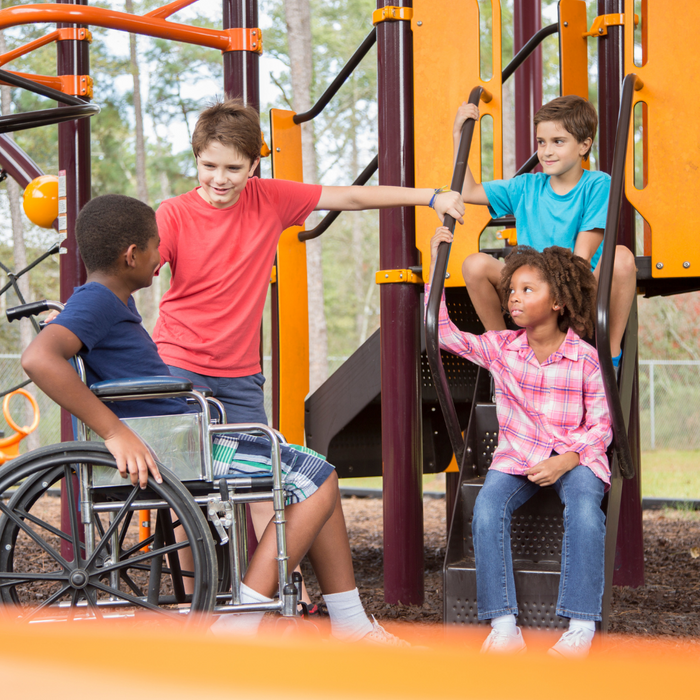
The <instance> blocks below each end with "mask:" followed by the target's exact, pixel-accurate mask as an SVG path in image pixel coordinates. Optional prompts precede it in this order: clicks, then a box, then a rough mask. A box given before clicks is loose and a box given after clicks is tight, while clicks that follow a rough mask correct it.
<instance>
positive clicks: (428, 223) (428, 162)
mask: <svg viewBox="0 0 700 700" xmlns="http://www.w3.org/2000/svg"><path fill="white" fill-rule="evenodd" d="M492 7H493V12H492V18H493V20H492V27H491V64H492V70H491V76H490V77H488V78H487V79H483V78H482V76H481V72H482V66H481V56H480V53H481V47H480V43H479V42H476V41H474V36H475V31H476V30H477V29H478V27H479V4H478V2H477V0H471V1H470V2H463V1H461V2H460V1H459V0H448V1H447V2H440V3H436V2H434V1H433V0H414V3H413V19H412V20H411V28H412V29H413V94H414V105H415V107H414V129H415V134H416V136H415V158H416V187H430V188H435V187H441V186H443V185H449V183H450V180H451V179H452V163H453V154H452V150H453V149H452V123H453V121H454V117H455V113H456V112H457V108H458V107H459V105H461V104H462V102H465V101H466V100H467V99H468V98H469V93H470V92H471V90H472V89H473V88H475V87H477V86H481V87H483V88H484V90H486V91H487V95H485V96H486V99H488V100H489V101H488V102H484V101H483V96H482V102H481V103H480V104H479V111H480V115H481V119H483V117H484V116H486V115H489V116H490V117H491V118H492V119H493V165H494V177H495V178H502V177H503V154H502V134H503V129H502V122H501V106H502V98H501V70H502V69H501V5H500V0H492ZM489 97H490V99H489ZM469 167H470V168H471V171H472V173H473V174H474V178H475V179H476V181H477V182H480V181H481V134H480V129H478V128H475V129H474V138H473V140H472V147H471V153H470V155H469ZM490 220H491V216H490V214H489V212H488V210H487V209H486V207H478V206H471V205H467V211H466V213H465V215H464V226H460V225H459V224H457V228H456V231H455V234H456V235H455V240H454V243H453V244H452V253H451V255H450V263H449V266H448V268H447V272H448V274H449V278H448V279H447V280H446V282H445V284H446V285H447V286H455V285H459V284H463V282H462V274H461V271H460V266H461V262H462V260H464V258H465V257H466V256H467V255H469V254H470V253H476V252H478V250H479V236H480V235H481V232H482V231H483V230H484V227H485V226H486V225H487V224H488V222H489V221H490ZM435 223H436V219H435V214H434V212H432V211H429V210H428V209H427V208H425V207H420V208H416V246H417V248H418V249H419V250H420V252H421V254H422V256H423V265H424V266H427V265H428V264H429V262H430V239H431V237H432V235H433V233H434V232H435ZM426 269H427V267H426ZM424 278H425V279H427V275H424Z"/></svg>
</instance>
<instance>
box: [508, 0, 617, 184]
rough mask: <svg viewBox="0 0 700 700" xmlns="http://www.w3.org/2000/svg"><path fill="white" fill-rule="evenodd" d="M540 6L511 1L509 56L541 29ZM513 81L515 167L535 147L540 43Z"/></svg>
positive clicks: (539, 101) (534, 0) (534, 1)
mask: <svg viewBox="0 0 700 700" xmlns="http://www.w3.org/2000/svg"><path fill="white" fill-rule="evenodd" d="M541 5H542V2H541V0H514V5H513V55H515V54H516V53H517V52H518V51H520V49H522V47H523V46H525V44H526V43H527V42H528V40H530V39H531V38H532V37H533V36H534V34H535V33H536V32H538V31H539V30H540V29H541V28H542V7H541ZM513 80H515V169H516V170H518V169H519V168H521V167H522V166H523V165H525V163H526V162H527V160H528V158H530V156H531V155H532V154H533V153H534V152H535V151H536V150H537V140H536V138H535V136H536V134H535V127H534V125H533V123H532V120H533V118H534V116H535V113H536V112H537V110H538V109H539V108H540V107H541V106H542V47H541V46H538V47H537V48H536V49H535V51H534V52H533V53H532V55H531V56H529V57H528V58H527V59H526V60H525V62H524V63H523V64H522V65H521V66H520V67H519V68H518V70H516V71H515V74H514V75H513ZM613 136H614V132H613ZM537 167H538V168H539V167H540V166H537Z"/></svg>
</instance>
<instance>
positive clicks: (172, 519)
mask: <svg viewBox="0 0 700 700" xmlns="http://www.w3.org/2000/svg"><path fill="white" fill-rule="evenodd" d="M49 309H55V310H58V311H61V310H62V309H63V306H62V305H61V304H60V303H58V302H50V301H41V302H35V303H32V304H25V305H22V306H18V307H15V308H13V309H8V311H7V316H8V320H10V321H12V320H14V319H19V318H26V317H29V316H33V315H36V314H39V313H41V312H43V311H46V310H49ZM74 365H75V367H76V370H77V372H78V374H79V375H80V377H81V379H82V380H83V381H85V369H84V366H83V364H82V360H81V358H79V357H76V358H74ZM90 388H91V390H92V391H93V393H94V394H95V395H96V396H97V397H98V398H100V399H101V400H102V401H105V402H112V401H130V400H136V399H138V400H147V399H163V398H171V397H185V398H186V399H187V401H188V402H189V403H191V404H193V405H194V406H195V407H197V409H198V410H197V412H193V413H186V414H179V415H175V416H156V417H151V418H148V417H147V418H129V419H123V420H124V422H126V423H127V424H128V425H129V426H130V427H131V428H132V429H133V430H134V431H135V432H137V433H138V434H139V435H140V436H141V437H142V439H144V441H145V442H146V443H147V444H149V446H150V447H151V448H152V449H153V451H154V452H155V454H156V455H157V457H158V466H159V469H160V473H161V475H162V477H163V483H162V484H158V483H156V481H155V480H154V479H152V478H149V481H148V486H147V488H146V489H140V488H139V486H138V485H136V486H133V485H132V484H131V482H130V481H129V479H122V478H121V476H120V475H119V472H118V471H117V468H116V462H115V460H114V458H113V457H112V455H111V454H110V453H109V451H108V450H107V449H106V448H105V447H104V445H102V444H100V442H99V438H98V437H97V436H94V435H91V433H90V430H89V428H87V426H85V425H84V424H82V423H80V422H78V424H77V434H76V437H77V438H78V440H77V441H76V442H65V443H61V444H57V445H50V446H48V447H43V448H40V449H37V450H34V451H32V452H29V453H27V454H25V455H23V456H21V457H18V458H16V459H14V460H12V461H11V462H8V464H7V465H6V466H4V467H2V469H0V615H2V616H6V617H9V618H12V619H16V620H20V621H25V622H34V621H48V620H88V619H106V618H115V617H116V618H122V617H132V618H137V619H148V620H151V619H152V620H155V621H159V620H160V621H162V622H167V621H169V620H170V621H172V620H182V621H183V622H184V623H185V624H188V625H189V624H193V623H195V622H197V621H200V622H201V621H202V620H204V619H207V618H208V616H209V615H210V614H212V613H214V614H224V613H232V612H250V611H254V610H257V611H262V610H264V611H276V612H278V613H280V614H281V615H283V616H284V617H286V618H293V617H295V616H297V615H298V612H297V609H298V606H297V600H298V583H299V578H300V577H299V576H298V574H295V575H294V577H292V575H291V572H290V571H289V567H288V557H287V546H286V537H285V517H284V508H285V496H284V491H283V485H282V467H281V458H280V443H281V442H283V439H282V437H281V436H280V434H279V433H277V432H276V431H275V430H273V429H271V428H269V427H268V426H266V425H262V424H254V423H251V424H237V425H228V424H227V423H226V413H225V409H224V407H223V405H222V404H221V403H220V402H219V401H217V400H216V399H214V398H213V397H211V392H210V391H209V390H208V389H206V390H204V389H201V388H200V389H198V388H196V387H193V386H192V383H191V382H190V381H188V380H185V379H181V378H177V377H171V376H167V377H148V378H142V379H124V380H116V381H104V382H98V383H97V384H93V385H92V386H91V387H90ZM231 433H248V434H252V435H257V436H263V437H265V438H266V439H267V440H269V443H270V455H271V465H272V469H271V474H270V475H269V476H268V475H263V476H249V477H243V476H229V477H221V478H218V477H215V476H214V470H213V458H212V452H213V450H212V440H213V438H214V436H215V435H225V434H231ZM59 490H60V492H61V494H62V498H61V499H58V498H56V497H55V496H56V495H57V492H58V491H59ZM259 501H272V504H273V510H274V516H273V520H272V522H273V524H274V527H275V530H276V546H277V556H276V559H277V568H278V578H279V590H278V596H277V599H275V600H273V601H272V602H270V603H264V604H246V605H243V604H241V602H240V583H241V579H242V576H243V574H244V573H245V570H246V567H247V564H248V552H247V546H246V542H247V533H246V516H245V504H246V503H254V502H259ZM59 510H60V514H59V512H58V511H59ZM140 511H152V512H155V514H156V515H155V527H154V530H153V532H152V534H150V535H148V536H146V537H143V536H139V522H138V521H139V518H138V515H137V514H138V513H139V512H140ZM59 515H60V524H58V521H59ZM135 516H136V517H135Z"/></svg>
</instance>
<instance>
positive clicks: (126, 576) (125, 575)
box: [119, 571, 143, 596]
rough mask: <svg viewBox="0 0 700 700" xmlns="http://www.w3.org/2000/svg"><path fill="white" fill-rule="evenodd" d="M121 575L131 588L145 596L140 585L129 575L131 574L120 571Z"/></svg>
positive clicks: (138, 594) (137, 593)
mask: <svg viewBox="0 0 700 700" xmlns="http://www.w3.org/2000/svg"><path fill="white" fill-rule="evenodd" d="M119 576H120V577H121V579H122V581H124V583H126V585H127V586H129V588H131V590H132V591H133V592H134V593H135V594H136V595H137V596H143V591H142V590H141V588H139V586H138V585H137V584H136V583H135V581H134V580H133V579H132V578H131V576H129V574H127V573H126V571H120V572H119Z"/></svg>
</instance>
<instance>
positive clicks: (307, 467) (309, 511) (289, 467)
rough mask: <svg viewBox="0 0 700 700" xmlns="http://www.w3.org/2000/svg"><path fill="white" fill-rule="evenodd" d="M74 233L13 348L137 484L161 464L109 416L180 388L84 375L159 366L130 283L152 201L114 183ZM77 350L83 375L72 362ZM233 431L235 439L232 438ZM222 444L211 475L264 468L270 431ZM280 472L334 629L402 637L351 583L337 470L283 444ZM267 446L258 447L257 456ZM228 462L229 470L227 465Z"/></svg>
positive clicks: (267, 542)
mask: <svg viewBox="0 0 700 700" xmlns="http://www.w3.org/2000/svg"><path fill="white" fill-rule="evenodd" d="M76 238H77V241H78V246H79V249H80V254H81V256H82V258H83V261H84V263H85V267H86V269H87V272H88V277H87V281H86V283H85V284H84V285H82V286H81V287H78V288H76V289H75V291H74V293H73V295H72V296H71V298H70V299H69V300H68V302H67V304H66V307H65V310H64V311H63V312H61V314H60V315H59V316H58V317H57V318H55V319H54V320H52V321H51V322H50V323H48V324H47V325H46V327H45V328H44V329H43V330H42V332H41V333H40V334H39V335H38V336H37V337H36V338H35V339H34V341H33V342H32V343H31V345H30V346H29V347H28V348H27V350H26V351H25V352H24V354H23V355H22V367H23V368H24V370H25V372H26V373H27V375H28V376H29V377H30V378H31V379H32V380H33V381H34V382H35V383H36V385H37V386H38V387H39V388H40V389H42V391H44V392H45V393H46V394H47V395H48V396H49V397H51V398H52V399H53V400H54V401H56V403H58V404H59V405H60V406H62V407H63V408H65V409H66V410H67V411H69V412H70V413H71V414H73V415H74V416H75V417H76V418H78V419H79V420H81V421H82V422H83V423H85V424H86V425H87V426H88V427H89V428H90V429H91V430H92V431H93V432H95V433H96V434H97V435H99V436H100V437H102V438H103V439H104V441H105V446H106V447H107V448H108V449H109V451H110V452H111V453H112V454H113V455H114V457H115V460H116V462H117V466H118V469H119V472H120V474H121V475H122V477H126V476H129V477H130V478H131V481H132V483H133V484H136V483H139V484H140V486H141V487H142V488H145V487H146V485H147V483H148V479H149V475H150V477H151V478H153V479H155V480H156V481H157V482H158V483H160V482H161V476H160V474H159V472H158V467H157V465H156V463H155V461H154V459H153V456H152V454H151V451H150V449H149V447H148V446H147V445H146V444H145V443H144V442H143V441H142V440H141V438H140V437H139V436H138V435H137V434H136V433H134V432H133V431H132V430H131V429H130V428H129V427H128V426H127V425H125V424H124V423H122V422H121V421H120V420H119V419H120V418H126V417H137V416H153V415H172V414H180V413H186V412H189V411H190V410H192V409H191V407H190V406H188V405H187V404H186V402H185V400H184V399H181V398H164V399H156V400H148V401H140V400H132V401H125V402H121V403H117V402H113V403H111V404H109V405H107V404H105V403H103V402H102V401H100V400H99V399H98V398H97V397H96V396H95V395H94V394H93V393H92V392H91V391H90V389H89V388H88V387H89V386H90V385H92V384H93V383H94V382H97V381H103V380H109V379H123V378H125V377H129V376H133V375H134V374H138V375H140V376H144V377H149V376H162V375H168V374H169V372H168V369H167V367H166V365H165V363H164V362H163V361H162V360H161V358H160V357H159V355H158V351H157V349H156V346H155V344H154V343H153V341H152V340H151V338H150V337H149V335H148V333H147V332H146V330H145V329H144V328H143V326H142V325H141V317H140V316H139V314H138V311H137V310H136V306H135V304H134V300H133V298H132V296H131V295H132V293H133V292H135V291H137V290H138V289H142V288H144V287H148V286H149V285H150V284H151V282H152V280H153V274H154V273H155V271H156V270H157V268H158V266H159V264H160V255H159V252H158V244H159V237H158V228H157V226H156V219H155V213H154V211H153V210H152V209H151V208H150V207H149V206H148V205H146V204H143V203H142V202H140V201H138V200H136V199H132V198H130V197H126V196H123V195H104V196H101V197H97V198H96V199H93V200H92V201H90V202H89V203H88V204H87V205H86V206H85V207H84V208H83V210H82V211H81V212H80V215H79V216H78V220H77V223H76ZM75 355H80V356H81V357H82V358H83V361H84V363H85V368H86V373H87V385H86V384H84V383H83V382H82V381H81V380H80V379H79V377H78V375H77V374H76V372H75V371H74V369H73V367H72V366H71V364H70V359H71V358H72V357H73V356H75ZM232 438H233V439H232ZM217 439H222V441H225V442H223V444H220V445H219V447H223V448H228V449H220V450H219V451H218V453H219V454H220V453H222V452H228V454H229V460H228V462H229V463H230V464H228V463H224V464H223V465H222V463H221V459H220V458H218V459H216V458H215V475H216V476H222V475H224V474H226V473H228V474H234V475H235V474H238V473H239V472H237V471H236V469H237V468H236V465H235V462H234V461H233V460H234V458H235V460H238V461H242V462H245V463H247V468H246V470H245V472H243V474H244V475H246V476H248V475H250V464H251V463H255V464H257V465H259V469H260V470H261V471H265V470H267V471H268V472H269V469H270V466H269V453H270V448H269V443H268V442H267V441H266V440H264V439H262V438H258V437H255V436H252V435H247V434H233V435H232V434H227V435H221V436H217V437H216V438H215V445H214V447H215V454H216V453H217V451H216V447H217V444H216V440H217ZM281 450H282V472H283V482H284V489H285V496H286V500H287V503H288V505H287V507H286V509H285V518H286V521H287V522H286V533H287V553H288V556H289V566H290V570H292V569H293V568H294V567H296V566H297V565H298V563H299V562H300V560H301V559H302V557H303V556H304V555H308V557H309V560H310V561H311V564H312V566H313V568H314V571H315V572H316V576H317V578H318V582H319V585H320V588H321V591H322V593H323V597H324V601H325V603H326V606H327V608H328V613H329V616H330V619H331V629H332V634H333V636H334V637H336V638H338V639H341V640H347V641H357V640H365V641H368V642H373V643H379V644H394V645H396V644H399V645H404V644H406V642H403V641H402V640H399V639H398V638H396V637H395V636H393V635H391V634H390V633H388V632H387V631H386V630H384V629H383V628H382V627H381V625H379V624H378V623H377V622H376V621H374V620H372V621H370V620H369V618H368V617H367V615H366V614H365V611H364V608H363V605H362V603H361V601H360V597H359V593H358V591H357V588H356V586H355V579H354V573H353V568H352V558H351V554H350V545H349V542H348V537H347V531H346V528H345V520H344V517H343V511H342V507H341V499H340V492H339V490H338V478H337V476H336V473H335V470H334V469H333V467H332V466H331V465H330V464H328V463H327V462H326V461H324V460H323V459H322V458H321V457H320V456H318V455H315V454H307V453H305V452H302V451H299V450H297V449H295V448H293V447H290V446H289V445H285V444H283V445H282V446H281ZM265 455H267V456H268V459H267V460H266V459H265ZM227 470H228V471H227ZM275 538H276V533H275V528H274V525H273V523H270V524H269V525H268V527H267V529H266V530H265V532H264V534H263V536H262V538H261V540H260V543H259V545H258V547H257V549H256V550H255V554H254V555H253V557H252V559H251V562H250V565H249V567H248V570H247V571H246V573H245V576H244V577H243V581H242V583H241V603H251V604H256V603H265V602H269V601H270V600H271V596H273V595H274V593H275V591H276V590H277V589H278V578H277V577H278V574H277V572H278V568H277V562H276V560H275V556H276V553H277V549H276V541H275ZM263 614H264V613H262V612H248V613H242V614H235V615H224V616H222V617H220V618H219V619H218V620H217V621H216V622H215V623H214V624H213V626H212V630H213V631H214V632H215V633H226V632H227V631H229V630H230V631H232V632H241V633H249V634H250V633H254V632H255V631H256V630H257V628H258V626H259V624H260V621H261V620H262V616H263Z"/></svg>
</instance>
